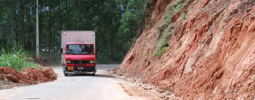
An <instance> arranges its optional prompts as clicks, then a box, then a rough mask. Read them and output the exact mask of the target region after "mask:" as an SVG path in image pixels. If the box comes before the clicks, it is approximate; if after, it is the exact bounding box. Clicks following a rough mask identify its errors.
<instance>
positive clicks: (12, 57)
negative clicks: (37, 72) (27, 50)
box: [0, 50, 41, 71]
mask: <svg viewBox="0 0 255 100" xmlns="http://www.w3.org/2000/svg"><path fill="white" fill-rule="evenodd" d="M31 60H32V58H30V57H27V56H26V55H25V54H24V53H21V50H20V51H15V52H14V53H7V52H5V50H2V52H1V56H0V67H4V66H8V67H11V68H13V69H16V70H17V71H21V70H22V69H24V68H36V69H41V67H40V66H38V65H37V64H35V63H33V62H29V61H31Z"/></svg>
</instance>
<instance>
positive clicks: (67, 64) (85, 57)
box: [61, 31, 97, 76]
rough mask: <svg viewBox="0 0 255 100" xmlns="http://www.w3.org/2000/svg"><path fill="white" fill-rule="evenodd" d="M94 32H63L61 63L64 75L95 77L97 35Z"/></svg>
mask: <svg viewBox="0 0 255 100" xmlns="http://www.w3.org/2000/svg"><path fill="white" fill-rule="evenodd" d="M93 32H94V31H92V32H91V31H64V32H62V37H61V38H62V39H61V42H62V44H61V45H62V48H61V54H62V57H61V62H62V64H63V73H64V75H65V76H67V75H69V74H91V75H93V76H94V75H95V73H96V71H97V70H96V59H95V58H96V51H95V40H94V39H95V36H94V35H95V33H93ZM82 37H84V38H82ZM70 41H72V42H70ZM85 41H89V42H85Z"/></svg>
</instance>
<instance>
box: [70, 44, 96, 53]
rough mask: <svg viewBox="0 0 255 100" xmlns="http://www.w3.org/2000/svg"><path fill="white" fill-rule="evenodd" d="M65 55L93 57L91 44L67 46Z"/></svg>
mask: <svg viewBox="0 0 255 100" xmlns="http://www.w3.org/2000/svg"><path fill="white" fill-rule="evenodd" d="M66 54H69V55H93V54H94V53H93V45H92V44H68V45H67V46H66Z"/></svg>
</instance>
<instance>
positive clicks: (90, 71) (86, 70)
mask: <svg viewBox="0 0 255 100" xmlns="http://www.w3.org/2000/svg"><path fill="white" fill-rule="evenodd" d="M79 68H82V69H79ZM96 72H97V70H96V67H95V66H89V67H84V66H83V67H76V66H75V67H73V68H72V70H70V69H68V66H64V67H63V73H64V74H95V73H96Z"/></svg>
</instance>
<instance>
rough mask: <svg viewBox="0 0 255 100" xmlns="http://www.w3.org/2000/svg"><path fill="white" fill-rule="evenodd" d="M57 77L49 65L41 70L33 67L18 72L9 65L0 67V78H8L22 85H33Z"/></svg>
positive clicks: (3, 79)
mask: <svg viewBox="0 0 255 100" xmlns="http://www.w3.org/2000/svg"><path fill="white" fill-rule="evenodd" d="M56 79H57V74H56V73H55V72H54V71H53V70H52V68H50V67H44V69H43V70H37V69H34V68H27V69H23V70H22V71H21V72H18V71H17V70H15V69H12V68H10V67H0V80H2V81H5V80H9V81H11V82H14V83H20V84H23V85H33V84H37V83H43V82H49V81H53V80H56Z"/></svg>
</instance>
